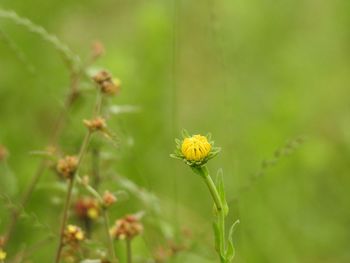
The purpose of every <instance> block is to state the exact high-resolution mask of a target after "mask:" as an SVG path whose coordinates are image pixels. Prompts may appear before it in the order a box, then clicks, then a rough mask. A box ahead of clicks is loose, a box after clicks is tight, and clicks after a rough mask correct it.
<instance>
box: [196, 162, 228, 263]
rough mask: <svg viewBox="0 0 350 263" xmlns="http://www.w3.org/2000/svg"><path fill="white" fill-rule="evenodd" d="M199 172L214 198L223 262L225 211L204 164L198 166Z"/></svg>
mask: <svg viewBox="0 0 350 263" xmlns="http://www.w3.org/2000/svg"><path fill="white" fill-rule="evenodd" d="M199 172H200V174H201V176H202V178H203V179H204V182H205V183H206V185H207V186H208V189H209V191H210V194H211V196H212V198H213V200H214V203H215V206H216V209H217V213H218V215H217V216H218V228H219V233H220V244H219V249H220V259H221V261H222V262H223V258H222V256H223V255H224V253H225V250H226V246H225V213H224V209H223V204H222V200H221V198H220V195H219V192H218V190H217V188H216V185H215V184H214V182H213V180H212V178H211V177H210V175H209V170H208V168H207V167H206V166H203V167H201V168H199Z"/></svg>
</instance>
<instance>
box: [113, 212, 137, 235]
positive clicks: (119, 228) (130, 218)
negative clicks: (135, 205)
mask: <svg viewBox="0 0 350 263" xmlns="http://www.w3.org/2000/svg"><path fill="white" fill-rule="evenodd" d="M142 231H143V226H142V224H141V222H140V221H139V219H138V218H136V217H135V216H134V215H127V216H125V217H124V218H122V219H119V220H117V221H116V222H115V225H114V226H113V227H112V228H111V229H110V234H111V236H112V237H113V238H115V239H119V240H124V239H128V240H131V239H133V238H134V237H135V236H137V235H140V234H141V233H142Z"/></svg>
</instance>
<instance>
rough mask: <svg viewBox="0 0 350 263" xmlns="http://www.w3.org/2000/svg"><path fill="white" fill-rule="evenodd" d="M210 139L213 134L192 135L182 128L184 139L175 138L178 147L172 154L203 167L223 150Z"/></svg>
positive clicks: (192, 164) (188, 163) (190, 164)
mask: <svg viewBox="0 0 350 263" xmlns="http://www.w3.org/2000/svg"><path fill="white" fill-rule="evenodd" d="M210 139H211V134H207V136H203V135H199V134H197V135H193V136H190V134H189V133H188V132H187V131H186V130H182V140H179V139H175V143H176V149H175V152H174V153H173V154H171V155H170V156H171V157H173V158H176V159H180V160H183V161H184V162H185V163H186V164H187V165H189V166H191V167H201V166H203V165H205V164H206V163H207V162H208V161H209V160H210V159H212V158H214V157H215V156H216V155H217V154H218V153H219V152H220V150H221V149H220V148H219V147H214V142H213V141H211V140H210Z"/></svg>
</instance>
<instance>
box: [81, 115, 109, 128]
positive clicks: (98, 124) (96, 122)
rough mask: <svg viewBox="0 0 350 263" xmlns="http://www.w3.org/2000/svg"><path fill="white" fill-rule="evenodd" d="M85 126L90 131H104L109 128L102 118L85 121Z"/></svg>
mask: <svg viewBox="0 0 350 263" xmlns="http://www.w3.org/2000/svg"><path fill="white" fill-rule="evenodd" d="M84 124H85V126H86V127H87V128H88V129H89V130H90V131H103V130H104V129H106V127H107V124H106V121H105V119H104V118H101V117H97V118H95V119H92V120H84Z"/></svg>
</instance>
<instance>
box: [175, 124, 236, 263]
mask: <svg viewBox="0 0 350 263" xmlns="http://www.w3.org/2000/svg"><path fill="white" fill-rule="evenodd" d="M210 139H211V136H210V134H209V135H207V136H203V135H200V134H196V135H192V136H191V135H189V133H188V132H187V131H186V130H183V131H182V140H179V139H176V140H175V142H176V149H175V152H174V153H173V154H171V155H170V156H171V157H173V158H176V159H180V160H183V161H184V162H185V163H186V164H187V165H188V166H190V167H191V169H192V171H193V172H194V173H196V174H198V175H200V177H201V178H202V179H203V180H204V182H205V184H206V185H207V187H208V189H209V192H210V194H211V196H212V198H213V201H214V214H215V220H214V223H213V228H214V237H215V249H216V251H217V253H218V255H219V258H220V262H221V263H230V262H231V261H232V260H233V258H234V256H235V248H234V245H233V241H232V236H233V230H234V228H235V226H236V224H237V223H238V222H239V221H238V220H237V221H236V222H235V223H233V224H232V226H231V228H230V230H229V234H228V238H226V234H225V217H226V216H227V215H228V210H229V209H228V205H227V202H226V195H225V189H224V180H223V172H222V170H221V169H220V170H219V171H218V173H217V177H216V183H214V182H213V180H212V178H211V176H210V174H209V169H208V167H207V166H206V164H207V162H208V161H209V160H210V159H212V158H214V157H215V156H216V155H217V154H218V153H219V152H220V150H221V149H220V148H218V147H214V142H213V141H211V140H210Z"/></svg>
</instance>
